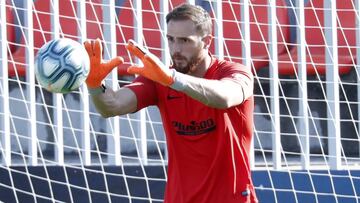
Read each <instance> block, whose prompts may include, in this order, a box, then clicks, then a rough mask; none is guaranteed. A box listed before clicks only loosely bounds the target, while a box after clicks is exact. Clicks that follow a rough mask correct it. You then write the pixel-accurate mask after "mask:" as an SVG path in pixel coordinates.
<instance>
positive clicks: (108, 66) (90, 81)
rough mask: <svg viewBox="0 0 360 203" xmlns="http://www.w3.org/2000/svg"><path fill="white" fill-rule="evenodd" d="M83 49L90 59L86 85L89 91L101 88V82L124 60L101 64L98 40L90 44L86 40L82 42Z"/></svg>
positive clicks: (118, 59)
mask: <svg viewBox="0 0 360 203" xmlns="http://www.w3.org/2000/svg"><path fill="white" fill-rule="evenodd" d="M84 47H85V49H86V51H87V53H88V54H89V59H90V73H89V75H88V77H87V78H86V85H87V86H88V87H89V88H91V89H95V88H98V87H100V86H101V82H102V81H103V80H104V78H105V77H106V76H107V75H108V74H109V73H110V72H111V71H112V69H114V68H115V67H117V66H119V65H121V64H122V63H124V59H123V58H122V57H115V58H113V59H111V60H110V61H107V62H103V60H102V46H101V42H100V39H96V40H95V41H91V42H90V41H89V40H87V41H85V42H84Z"/></svg>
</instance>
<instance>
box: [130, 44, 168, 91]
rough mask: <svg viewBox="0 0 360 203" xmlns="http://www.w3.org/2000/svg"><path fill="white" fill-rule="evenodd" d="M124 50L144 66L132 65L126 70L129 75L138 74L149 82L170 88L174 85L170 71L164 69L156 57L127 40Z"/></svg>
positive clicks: (166, 68)
mask: <svg viewBox="0 0 360 203" xmlns="http://www.w3.org/2000/svg"><path fill="white" fill-rule="evenodd" d="M126 49H127V50H128V51H129V52H130V53H131V54H133V55H135V56H136V57H138V58H139V59H140V60H141V61H142V62H143V64H144V66H138V65H133V66H130V67H129V68H128V69H127V72H128V73H130V74H138V75H141V76H144V77H146V78H148V79H150V80H153V81H155V82H158V83H160V84H162V85H164V86H170V85H172V84H173V83H174V79H173V77H172V71H171V70H170V69H169V68H168V67H166V66H165V65H164V64H163V63H162V62H161V61H160V59H159V58H158V57H156V56H155V55H154V54H152V53H150V52H149V51H147V50H145V49H144V48H143V47H140V46H139V45H138V44H136V42H134V41H133V40H129V41H128V44H127V45H126Z"/></svg>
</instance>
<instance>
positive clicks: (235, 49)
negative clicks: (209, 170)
mask: <svg viewBox="0 0 360 203" xmlns="http://www.w3.org/2000/svg"><path fill="white" fill-rule="evenodd" d="M184 2H188V3H191V4H197V5H200V6H202V7H203V8H205V9H206V10H207V11H208V12H209V13H210V15H211V17H212V19H213V24H214V28H213V34H214V40H213V43H212V45H211V47H210V51H211V53H212V54H213V55H214V56H215V57H218V58H221V59H225V60H230V61H233V62H238V63H242V64H244V65H246V66H250V67H251V68H252V71H253V73H254V76H255V77H254V82H255V88H254V98H255V110H254V134H253V144H252V151H251V154H250V155H249V156H250V157H251V158H250V160H251V169H252V177H253V182H254V185H255V189H256V194H257V196H258V198H259V200H260V202H279V203H281V202H299V203H302V202H304V203H305V202H319V203H322V202H326V203H329V202H330V203H332V202H334V203H335V202H336V203H337V202H339V203H340V202H360V170H359V161H360V158H359V157H360V137H359V123H360V122H359V116H360V113H359V112H360V111H359V109H360V108H359V101H360V99H359V98H360V96H359V95H360V94H359V93H358V92H359V91H360V89H359V87H360V85H359V84H358V81H359V79H358V78H359V64H358V63H359V60H360V59H359V57H360V34H359V33H360V32H359V30H360V27H359V26H360V25H359V24H360V23H359V22H360V17H359V13H360V3H359V1H357V0H341V1H340V0H339V1H335V0H308V1H302V0H222V1H214V0H196V1H195V0H166V1H149V0H123V1H116V0H35V1H21V0H0V61H1V62H0V64H1V67H0V137H1V138H0V158H1V162H0V202H139V203H140V202H163V195H164V189H165V184H166V181H167V178H168V177H167V173H166V171H167V162H168V157H167V148H166V136H165V134H164V130H163V126H162V121H161V117H160V113H159V110H158V109H157V108H156V107H153V106H151V107H148V108H145V109H143V110H141V111H139V112H136V113H133V114H128V115H122V116H116V117H113V118H107V119H105V118H102V117H101V116H100V114H99V113H97V111H96V109H95V107H94V105H93V104H92V102H91V100H90V97H89V94H88V91H87V88H86V87H85V86H82V87H81V88H79V90H77V91H74V92H71V93H69V94H64V95H62V94H53V93H50V92H47V91H46V90H44V89H42V88H41V87H40V86H39V85H38V84H37V82H36V80H35V77H34V71H33V69H34V57H35V56H36V53H37V51H38V50H39V48H40V47H41V46H42V45H43V44H44V43H46V42H48V41H50V40H51V39H54V38H63V37H66V38H71V39H74V40H77V41H78V42H81V43H82V42H84V41H85V40H86V39H92V40H93V39H96V38H99V39H100V40H101V42H102V44H103V47H104V52H103V57H104V59H105V60H109V59H110V58H113V57H115V56H118V55H120V56H122V57H123V58H124V59H125V63H124V65H122V66H121V67H119V68H118V69H115V70H113V71H112V72H111V74H109V76H108V77H107V78H106V80H105V82H106V83H107V85H108V86H109V87H112V88H113V89H118V88H120V87H122V86H123V85H124V84H128V83H130V82H131V81H132V80H133V79H134V78H135V76H133V75H127V74H124V68H126V67H127V66H129V65H131V64H136V63H140V61H139V60H136V59H135V58H134V57H131V56H130V55H129V53H128V52H127V51H126V49H125V44H126V43H127V40H129V39H134V40H135V41H137V42H138V43H139V44H142V45H144V46H145V47H146V48H148V49H149V50H150V51H151V52H152V53H154V54H155V55H157V56H158V57H159V58H161V60H162V61H163V62H164V63H165V64H170V55H169V51H168V50H167V39H166V30H167V25H166V21H165V16H166V14H167V13H168V11H169V10H171V9H172V8H174V7H175V6H177V5H179V4H181V3H184Z"/></svg>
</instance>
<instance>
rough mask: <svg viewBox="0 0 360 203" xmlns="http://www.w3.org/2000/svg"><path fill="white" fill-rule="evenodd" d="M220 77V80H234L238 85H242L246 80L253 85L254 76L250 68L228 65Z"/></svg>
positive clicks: (240, 65) (224, 67)
mask: <svg viewBox="0 0 360 203" xmlns="http://www.w3.org/2000/svg"><path fill="white" fill-rule="evenodd" d="M220 70H221V71H219V73H218V75H219V79H220V80H232V81H234V82H236V83H239V84H242V83H243V82H244V80H247V81H249V82H251V83H253V80H254V79H253V78H254V76H253V74H252V72H251V69H250V68H249V67H246V66H244V65H242V64H239V63H226V64H224V65H223V67H222V68H221V69H220Z"/></svg>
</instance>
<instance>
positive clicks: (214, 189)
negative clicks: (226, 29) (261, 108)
mask: <svg viewBox="0 0 360 203" xmlns="http://www.w3.org/2000/svg"><path fill="white" fill-rule="evenodd" d="M238 74H243V75H246V76H248V77H250V74H252V73H251V71H250V69H249V68H247V67H245V66H242V65H240V64H237V63H231V62H228V61H222V60H221V61H220V60H218V59H215V58H212V63H211V65H210V67H209V69H208V70H207V72H206V74H205V75H204V78H206V79H210V80H223V79H230V80H233V81H235V82H238V80H239V77H236V76H237V75H238ZM126 87H127V88H130V89H131V90H132V91H133V92H134V93H135V95H136V97H137V102H138V103H137V106H138V107H137V109H138V110H140V109H142V108H144V107H147V106H150V105H156V106H158V108H159V110H160V114H161V118H162V122H163V126H164V130H165V134H166V141H167V147H168V159H169V160H168V181H167V184H166V190H165V197H164V202H165V203H193V202H196V203H222V202H227V203H241V202H257V200H256V196H255V191H254V187H253V184H252V181H251V173H250V165H249V160H248V157H249V151H250V143H251V139H252V133H253V109H254V102H253V97H250V98H248V99H247V100H245V101H244V102H243V103H242V104H240V105H237V106H234V107H231V108H228V109H216V108H212V107H209V106H206V105H204V104H202V103H200V102H199V101H197V100H195V99H192V98H191V97H189V96H187V95H186V94H184V93H182V92H179V91H176V90H173V89H171V88H170V87H165V86H162V85H160V84H158V83H156V82H153V81H151V80H148V79H146V78H144V77H141V76H140V77H138V78H136V79H135V80H134V82H133V83H132V84H129V85H127V86H126ZM233 91H241V90H240V89H239V90H235V89H234V90H233Z"/></svg>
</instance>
